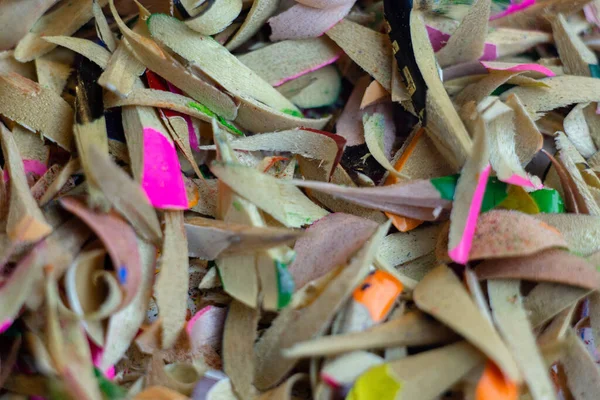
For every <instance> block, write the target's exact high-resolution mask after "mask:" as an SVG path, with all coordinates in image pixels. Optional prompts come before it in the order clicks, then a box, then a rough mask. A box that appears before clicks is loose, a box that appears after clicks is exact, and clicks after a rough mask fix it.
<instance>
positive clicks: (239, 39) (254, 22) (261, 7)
mask: <svg viewBox="0 0 600 400" xmlns="http://www.w3.org/2000/svg"><path fill="white" fill-rule="evenodd" d="M278 5H279V1H278V0H255V1H253V2H252V7H251V8H250V11H249V12H248V15H247V16H246V19H245V20H244V22H243V23H242V25H241V26H240V28H239V29H238V31H237V32H236V33H235V35H233V37H232V38H231V39H230V40H229V42H228V43H227V45H226V46H225V47H227V50H229V51H233V50H235V49H236V48H237V47H239V46H240V45H242V44H243V43H244V42H246V41H247V40H248V39H250V38H251V37H252V36H254V34H255V33H256V32H258V30H259V29H260V28H261V26H262V25H263V24H264V23H265V22H266V21H267V19H269V17H270V16H271V15H273V14H274V13H275V11H276V10H277V7H278Z"/></svg>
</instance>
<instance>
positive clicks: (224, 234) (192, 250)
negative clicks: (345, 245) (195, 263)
mask: <svg viewBox="0 0 600 400" xmlns="http://www.w3.org/2000/svg"><path fill="white" fill-rule="evenodd" d="M185 230H186V236H187V239H188V255H189V256H190V257H198V258H202V259H205V260H214V259H215V258H217V257H219V256H220V255H226V254H229V255H233V254H240V253H242V254H243V253H248V254H250V253H252V252H254V251H256V250H259V249H267V248H270V247H275V246H277V245H281V244H285V243H288V242H292V241H294V240H296V239H297V238H299V237H300V236H301V232H300V231H293V230H289V229H278V228H266V227H252V226H246V225H240V224H235V223H229V222H223V221H219V220H212V219H205V218H200V217H193V218H186V220H185Z"/></svg>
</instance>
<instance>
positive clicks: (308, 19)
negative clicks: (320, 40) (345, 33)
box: [269, 0, 354, 41]
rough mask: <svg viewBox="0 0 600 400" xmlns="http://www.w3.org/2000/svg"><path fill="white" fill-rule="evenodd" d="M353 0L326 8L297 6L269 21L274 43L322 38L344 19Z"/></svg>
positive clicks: (328, 5)
mask: <svg viewBox="0 0 600 400" xmlns="http://www.w3.org/2000/svg"><path fill="white" fill-rule="evenodd" d="M353 5H354V1H353V0H346V1H343V2H339V1H338V2H334V3H333V4H327V6H324V7H311V6H306V5H304V4H301V2H300V4H295V5H293V6H292V7H291V8H289V9H287V10H286V11H284V12H282V13H281V14H278V15H276V16H274V17H272V18H270V19H269V25H271V30H272V32H273V33H272V34H271V37H270V39H271V40H272V41H276V40H283V39H306V38H311V37H317V36H321V35H322V34H323V33H325V32H326V31H327V30H329V29H330V28H331V27H332V26H333V25H335V24H336V23H337V22H338V21H340V20H341V19H342V18H344V17H345V16H346V15H347V14H348V12H349V11H350V9H351V8H352V6H353Z"/></svg>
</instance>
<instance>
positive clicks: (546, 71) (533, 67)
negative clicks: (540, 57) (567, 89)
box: [481, 61, 556, 76]
mask: <svg viewBox="0 0 600 400" xmlns="http://www.w3.org/2000/svg"><path fill="white" fill-rule="evenodd" d="M481 64H482V65H483V66H484V67H486V68H487V69H491V70H494V71H515V72H519V71H534V72H539V73H540V74H543V75H545V76H556V74H555V73H554V72H552V70H551V69H550V68H547V67H544V66H543V65H540V64H518V65H513V66H510V67H508V66H507V67H498V66H493V65H489V63H486V62H485V61H481Z"/></svg>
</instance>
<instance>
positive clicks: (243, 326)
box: [223, 301, 259, 399]
mask: <svg viewBox="0 0 600 400" xmlns="http://www.w3.org/2000/svg"><path fill="white" fill-rule="evenodd" d="M258 316H259V314H258V311H257V310H255V309H251V308H249V307H247V306H245V305H244V304H242V303H240V302H237V301H233V302H232V303H231V305H230V306H229V312H228V313H227V321H226V322H225V332H224V336H223V364H224V371H225V373H226V374H227V375H228V376H229V379H231V386H232V387H233V390H234V392H235V393H236V394H237V396H238V397H239V398H241V399H252V398H254V397H255V396H256V389H254V387H253V386H252V381H253V380H254V340H255V337H256V327H257V324H258Z"/></svg>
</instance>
